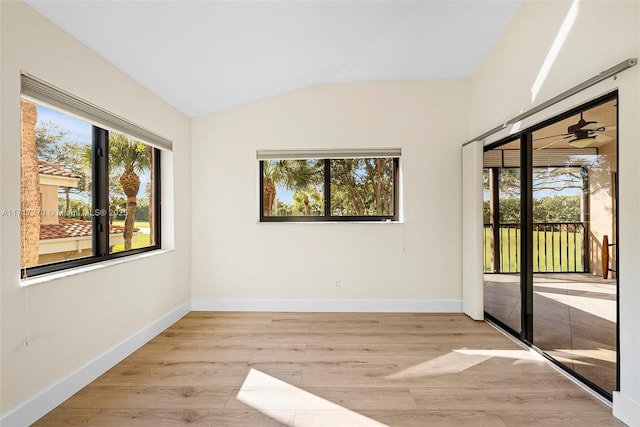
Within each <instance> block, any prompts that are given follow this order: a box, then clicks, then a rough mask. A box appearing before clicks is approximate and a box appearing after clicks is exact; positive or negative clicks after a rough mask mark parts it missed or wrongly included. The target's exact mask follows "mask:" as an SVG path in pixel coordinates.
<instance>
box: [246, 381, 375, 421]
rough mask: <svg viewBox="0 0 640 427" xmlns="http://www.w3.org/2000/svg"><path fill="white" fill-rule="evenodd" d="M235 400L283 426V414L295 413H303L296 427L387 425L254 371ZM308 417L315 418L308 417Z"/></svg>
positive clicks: (296, 419)
mask: <svg viewBox="0 0 640 427" xmlns="http://www.w3.org/2000/svg"><path fill="white" fill-rule="evenodd" d="M236 398H237V399H238V400H239V401H241V402H243V403H245V404H247V405H249V406H251V407H252V408H254V409H257V410H258V411H260V412H262V413H263V414H265V415H267V416H269V417H271V418H273V419H275V420H277V421H279V422H282V423H284V424H288V423H289V420H288V419H287V418H284V417H283V414H282V411H283V410H295V411H303V414H302V415H303V416H302V417H298V416H297V414H296V418H295V425H296V426H305V425H314V426H316V425H318V422H317V421H318V420H320V421H322V422H321V423H320V424H322V425H348V426H372V427H373V426H385V425H386V424H382V423H380V422H378V421H375V420H372V419H371V418H368V417H365V416H364V415H361V414H359V413H357V412H354V411H352V410H350V409H347V408H345V407H343V406H340V405H337V404H335V403H333V402H330V401H328V400H326V399H323V398H321V397H319V396H316V395H315V394H312V393H309V392H308V391H305V390H302V389H300V388H298V387H296V386H293V385H291V384H288V383H286V382H284V381H281V380H279V379H277V378H274V377H272V376H271V375H267V374H265V373H263V372H260V371H258V370H256V369H251V370H250V371H249V373H248V374H247V377H246V378H245V380H244V382H243V383H242V387H241V388H240V391H239V392H238V394H237V396H236ZM310 414H315V415H314V416H312V417H309V415H310ZM283 418H284V419H283ZM305 420H307V421H305Z"/></svg>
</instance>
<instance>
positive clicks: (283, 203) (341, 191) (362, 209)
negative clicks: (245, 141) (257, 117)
mask: <svg viewBox="0 0 640 427" xmlns="http://www.w3.org/2000/svg"><path fill="white" fill-rule="evenodd" d="M394 153H395V152H394ZM259 157H260V156H259ZM265 157H268V156H265ZM398 165H399V153H398V155H397V156H388V157H349V158H319V157H314V158H303V159H273V158H269V159H263V160H260V220H261V221H263V222H277V221H397V220H398V217H399V215H398Z"/></svg>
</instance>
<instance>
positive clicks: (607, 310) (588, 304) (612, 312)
mask: <svg viewBox="0 0 640 427" xmlns="http://www.w3.org/2000/svg"><path fill="white" fill-rule="evenodd" d="M534 293H536V294H537V295H540V296H543V297H545V298H549V299H552V300H554V301H556V302H559V303H561V304H564V305H567V306H569V307H573V308H576V309H578V310H582V311H584V312H586V313H589V314H592V315H594V316H597V317H599V318H601V319H604V320H608V321H610V322H613V323H615V322H616V301H615V300H605V299H600V298H591V297H582V296H578V295H566V294H554V293H552V292H539V291H534Z"/></svg>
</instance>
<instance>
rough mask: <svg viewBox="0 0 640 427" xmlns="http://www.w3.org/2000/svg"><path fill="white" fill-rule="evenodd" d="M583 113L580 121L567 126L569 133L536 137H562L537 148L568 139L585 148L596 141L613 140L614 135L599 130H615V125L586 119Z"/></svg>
mask: <svg viewBox="0 0 640 427" xmlns="http://www.w3.org/2000/svg"><path fill="white" fill-rule="evenodd" d="M582 114H583V113H580V120H579V121H578V123H576V124H574V125H571V126H569V127H568V128H567V133H563V134H560V135H551V136H545V137H542V138H537V139H535V141H540V140H543V139H549V138H560V139H557V140H555V141H553V142H550V143H548V144H546V145H543V146H542V147H538V148H536V150H542V149H544V148H549V147H551V146H552V145H554V144H557V143H558V142H562V141H566V140H567V139H568V140H569V141H567V143H568V144H569V145H571V146H572V147H574V148H585V147H588V146H589V145H591V144H593V143H594V142H601V143H605V142H609V141H611V140H613V138H612V137H610V136H608V135H604V134H602V133H599V132H604V131H608V130H615V129H616V127H615V126H604V125H602V124H600V123H598V122H594V121H586V120H585V119H584V117H583V116H582Z"/></svg>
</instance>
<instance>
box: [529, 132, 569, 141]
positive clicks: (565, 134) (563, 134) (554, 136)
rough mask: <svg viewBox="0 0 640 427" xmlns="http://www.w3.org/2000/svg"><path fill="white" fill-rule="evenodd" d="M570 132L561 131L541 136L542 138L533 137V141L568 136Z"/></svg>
mask: <svg viewBox="0 0 640 427" xmlns="http://www.w3.org/2000/svg"><path fill="white" fill-rule="evenodd" d="M569 135H570V134H568V133H561V134H560V135H551V136H543V137H542V138H534V139H533V140H534V141H542V140H543V139H549V138H558V137H561V136H569Z"/></svg>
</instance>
